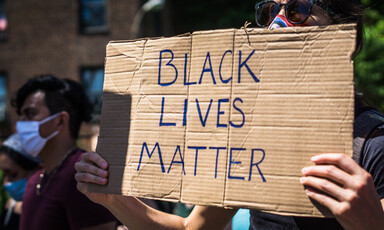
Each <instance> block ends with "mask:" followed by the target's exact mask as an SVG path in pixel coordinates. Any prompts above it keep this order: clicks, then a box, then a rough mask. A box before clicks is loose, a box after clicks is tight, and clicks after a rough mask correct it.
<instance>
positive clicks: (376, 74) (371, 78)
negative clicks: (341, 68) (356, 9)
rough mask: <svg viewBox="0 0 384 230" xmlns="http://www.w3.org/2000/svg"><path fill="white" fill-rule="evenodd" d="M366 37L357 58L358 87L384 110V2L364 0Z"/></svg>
mask: <svg viewBox="0 0 384 230" xmlns="http://www.w3.org/2000/svg"><path fill="white" fill-rule="evenodd" d="M363 5H364V7H365V11H364V29H365V33H364V35H365V39H364V44H363V50H362V51H361V52H360V54H359V55H358V56H357V57H356V58H355V60H354V63H355V83H356V89H357V90H358V91H359V92H361V93H363V94H364V96H365V98H366V100H367V101H368V103H369V104H371V105H372V106H374V107H376V108H377V109H379V110H381V111H384V2H383V1H380V0H375V1H372V0H364V1H363Z"/></svg>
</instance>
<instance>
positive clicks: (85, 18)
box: [0, 0, 108, 34]
mask: <svg viewBox="0 0 384 230" xmlns="http://www.w3.org/2000/svg"><path fill="white" fill-rule="evenodd" d="M0 1H1V0H0ZM80 30H81V32H82V33H85V34H96V33H106V32H108V21H107V10H106V0H80Z"/></svg>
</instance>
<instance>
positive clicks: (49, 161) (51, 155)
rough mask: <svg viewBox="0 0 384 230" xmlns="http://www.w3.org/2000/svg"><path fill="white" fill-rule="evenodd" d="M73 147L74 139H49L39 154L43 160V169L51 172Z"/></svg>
mask: <svg viewBox="0 0 384 230" xmlns="http://www.w3.org/2000/svg"><path fill="white" fill-rule="evenodd" d="M75 147H76V141H75V140H73V139H67V140H60V139H59V138H53V139H51V140H50V141H49V142H48V143H47V145H46V146H45V147H44V149H43V151H41V153H40V154H39V156H40V157H41V159H42V160H43V162H44V169H45V171H46V172H47V173H48V174H49V173H50V172H52V171H53V170H54V169H55V168H56V167H58V166H59V165H60V164H61V163H62V161H63V160H64V158H65V157H66V156H67V155H68V154H69V153H70V152H71V151H72V150H73V149H74V148H75Z"/></svg>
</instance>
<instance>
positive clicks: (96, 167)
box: [75, 152, 108, 204]
mask: <svg viewBox="0 0 384 230" xmlns="http://www.w3.org/2000/svg"><path fill="white" fill-rule="evenodd" d="M75 169H76V171H77V172H76V174H75V179H76V181H77V189H78V190H79V191H80V192H82V193H84V194H85V195H86V196H87V197H88V198H89V199H91V200H92V201H93V202H96V203H100V204H102V203H103V202H104V201H105V200H106V199H107V196H108V194H101V193H91V192H88V185H89V184H98V185H106V184H107V183H108V171H107V170H108V163H107V162H106V161H105V160H104V159H103V158H102V157H101V156H100V155H99V154H97V153H95V152H86V153H84V154H83V156H82V158H81V160H80V161H79V162H77V163H76V164H75Z"/></svg>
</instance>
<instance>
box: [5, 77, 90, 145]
mask: <svg viewBox="0 0 384 230" xmlns="http://www.w3.org/2000/svg"><path fill="white" fill-rule="evenodd" d="M39 90H41V91H42V92H44V93H45V104H46V106H47V107H48V109H49V111H50V113H51V115H53V114H55V113H58V112H61V111H66V112H67V113H68V114H69V128H70V132H71V136H72V137H73V138H74V139H77V138H78V136H79V130H80V125H81V122H83V121H85V122H88V121H90V120H91V118H92V116H91V113H92V110H93V106H92V104H91V103H90V102H89V99H88V97H87V95H86V94H85V91H84V89H83V87H82V86H81V84H80V83H78V82H75V81H73V80H70V79H60V78H57V77H55V76H53V75H40V76H37V77H34V78H31V79H29V80H28V81H27V82H26V83H25V84H24V85H23V86H22V87H21V88H20V89H19V90H18V91H17V95H16V98H15V99H13V100H12V106H14V107H16V108H17V113H18V114H19V115H21V107H22V106H23V104H24V101H25V99H26V98H27V97H28V96H29V95H30V94H32V93H35V92H36V91H39Z"/></svg>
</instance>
